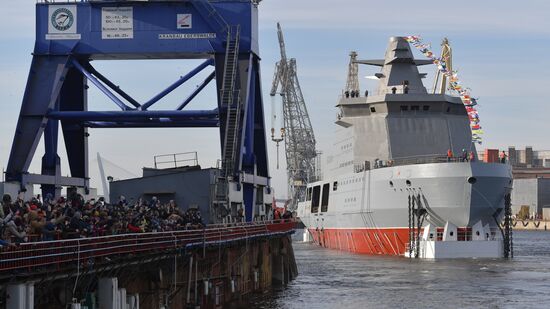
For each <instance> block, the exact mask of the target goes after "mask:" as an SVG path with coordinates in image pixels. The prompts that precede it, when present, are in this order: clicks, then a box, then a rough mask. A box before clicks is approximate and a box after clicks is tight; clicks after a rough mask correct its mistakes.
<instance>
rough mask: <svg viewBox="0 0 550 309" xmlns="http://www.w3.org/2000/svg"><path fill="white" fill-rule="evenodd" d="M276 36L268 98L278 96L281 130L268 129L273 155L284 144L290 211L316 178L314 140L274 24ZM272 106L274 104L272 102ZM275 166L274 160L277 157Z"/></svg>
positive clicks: (293, 69) (291, 63) (279, 31)
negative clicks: (276, 53) (277, 52)
mask: <svg viewBox="0 0 550 309" xmlns="http://www.w3.org/2000/svg"><path fill="white" fill-rule="evenodd" d="M277 36H278V38H279V49H280V52H281V60H280V61H279V62H277V64H276V66H275V75H274V76H273V83H272V85H271V92H270V96H271V97H272V98H274V97H275V95H277V94H279V95H280V97H281V100H282V106H283V122H284V127H282V128H281V130H280V134H279V136H277V137H276V136H275V128H274V127H272V128H271V139H272V140H273V141H274V142H276V143H277V156H278V155H279V153H278V152H279V143H280V142H281V141H284V142H285V158H286V170H287V177H288V196H289V199H290V204H289V205H288V207H289V209H290V210H292V211H294V210H296V208H297V206H298V202H302V201H304V200H305V197H306V186H307V184H308V183H309V182H310V181H315V180H316V176H318V173H317V169H318V165H316V158H317V157H318V153H317V151H316V149H315V145H316V141H315V134H314V132H313V127H312V126H311V121H310V119H309V114H308V111H307V106H306V102H305V100H304V96H303V94H302V88H301V87H300V82H299V81H298V73H297V70H298V69H297V65H296V59H295V58H290V59H289V58H288V57H287V55H286V47H285V41H284V36H283V30H282V29H281V25H280V24H279V23H277ZM273 104H274V102H273ZM273 117H276V115H273ZM277 166H278V158H277Z"/></svg>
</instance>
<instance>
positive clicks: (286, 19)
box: [0, 0, 550, 195]
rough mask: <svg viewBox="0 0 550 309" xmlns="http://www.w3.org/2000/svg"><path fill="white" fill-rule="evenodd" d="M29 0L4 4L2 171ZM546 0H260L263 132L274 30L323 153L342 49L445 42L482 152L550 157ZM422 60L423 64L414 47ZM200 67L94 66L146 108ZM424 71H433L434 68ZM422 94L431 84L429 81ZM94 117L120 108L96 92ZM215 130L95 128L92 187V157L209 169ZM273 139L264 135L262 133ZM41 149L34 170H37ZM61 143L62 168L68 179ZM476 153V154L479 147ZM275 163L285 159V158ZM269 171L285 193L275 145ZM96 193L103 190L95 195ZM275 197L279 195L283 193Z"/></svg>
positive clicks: (117, 173) (209, 101)
mask: <svg viewBox="0 0 550 309" xmlns="http://www.w3.org/2000/svg"><path fill="white" fill-rule="evenodd" d="M35 1H36V0H19V1H1V3H0V29H2V30H0V55H1V57H0V168H2V167H5V166H6V165H7V162H8V157H9V151H10V148H11V144H12V140H13V134H14V130H15V126H16V122H17V117H18V113H19V109H20V104H21V99H22V96H23V92H24V88H25V84H26V79H27V75H28V71H29V67H30V62H31V59H32V55H31V52H32V50H33V46H34V5H35ZM548 12H550V1H546V0H526V1H521V2H520V1H515V0H501V1H496V0H488V1H479V0H476V1H472V0H463V1H459V2H449V3H448V4H446V5H445V6H442V5H434V4H430V3H426V2H412V1H410V0H395V1H392V5H391V6H390V5H388V4H387V3H386V2H384V1H367V0H342V1H328V0H315V1H314V0H300V1H296V0H264V1H262V2H261V3H260V19H259V20H260V32H259V34H260V56H261V58H262V62H261V70H262V87H263V92H264V93H263V95H264V110H265V115H266V124H267V128H266V129H267V131H269V129H270V125H271V120H270V118H271V107H270V104H271V100H270V98H269V94H268V92H269V89H270V87H271V79H272V76H273V69H274V64H275V62H276V61H278V60H279V57H280V56H279V49H278V48H279V46H278V42H277V33H276V22H277V21H279V22H281V24H282V27H283V31H284V35H285V41H286V48H287V54H288V56H289V57H293V58H296V61H297V64H298V78H299V81H300V84H301V86H302V91H303V94H304V97H305V100H306V104H307V107H308V110H309V113H310V117H311V122H312V125H313V128H314V131H315V136H316V140H317V142H318V148H319V149H320V150H321V151H325V152H326V151H327V150H328V149H329V148H330V145H331V135H332V133H333V131H334V129H335V128H336V127H335V125H327V124H332V123H333V122H334V120H335V117H336V109H335V107H334V106H335V104H336V100H337V98H338V95H339V94H340V93H341V91H342V88H343V87H344V85H345V81H346V74H347V63H348V60H349V57H348V55H349V52H350V51H352V50H355V51H357V52H358V54H359V58H363V59H373V58H382V57H383V55H384V52H385V49H386V47H387V43H388V39H389V37H391V36H396V35H411V34H415V35H420V36H422V37H423V38H424V41H426V42H431V43H432V46H433V47H434V50H435V51H436V52H437V51H438V50H439V43H440V41H441V40H442V39H443V38H444V37H447V38H448V39H449V41H450V42H451V45H452V48H453V65H454V68H455V69H458V70H459V74H460V76H461V79H462V82H463V84H464V85H467V86H468V87H470V88H471V89H472V95H473V96H474V97H477V98H479V99H478V103H479V104H480V105H479V109H478V110H479V114H480V118H481V125H482V127H483V129H484V131H485V135H484V142H483V145H482V146H481V148H504V147H507V146H509V145H515V146H516V147H517V148H518V149H522V148H523V147H525V146H533V147H534V149H535V150H537V149H550V139H548V138H547V136H548V131H549V129H550V123H549V121H548V119H549V118H548V115H549V114H550V104H549V103H550V102H549V100H548V95H547V93H546V91H548V90H549V89H550V76H549V74H548V72H550V57H547V56H546V55H547V53H548V50H550V19H549V18H548ZM415 55H416V57H417V58H423V56H422V55H421V54H420V53H418V52H417V51H415ZM196 65H197V62H196V61H141V62H140V63H139V66H136V65H135V61H122V62H98V63H97V64H96V65H95V66H96V69H98V70H99V71H101V72H102V73H104V75H107V76H109V77H110V78H111V79H112V80H113V81H115V82H116V83H117V84H119V85H121V86H122V87H123V88H124V89H125V90H126V91H127V92H129V93H131V94H132V95H133V96H135V97H136V98H137V99H138V101H140V100H141V101H145V100H147V99H149V98H150V97H151V96H153V95H154V94H156V93H157V92H159V91H160V90H162V89H163V88H164V87H166V85H168V84H170V83H171V82H173V81H175V80H176V79H177V78H178V77H179V76H181V75H183V74H185V73H186V72H187V71H189V69H190V68H192V67H194V66H196ZM375 72H376V69H375V68H369V67H360V71H359V74H360V77H361V78H360V84H361V90H362V91H363V90H365V89H368V90H373V89H374V88H375V84H374V82H373V81H371V80H367V79H365V78H363V77H364V76H367V75H373V73H375ZM421 72H425V73H428V75H429V76H430V75H433V73H434V72H435V68H434V67H433V66H427V67H422V68H421ZM207 74H208V72H203V74H202V75H199V76H197V78H196V79H193V80H191V81H190V82H189V83H188V84H187V85H184V86H183V87H181V89H178V90H177V91H175V92H174V93H172V94H171V95H169V96H168V97H166V98H165V99H164V100H163V101H162V102H160V103H159V105H158V108H165V109H170V108H174V106H176V105H177V104H178V103H179V102H181V100H182V98H185V97H186V95H187V94H188V93H189V92H190V90H192V89H193V88H194V87H196V85H197V84H198V83H200V81H201V80H202V79H204V77H205V76H206V75H207ZM425 86H427V87H428V88H429V87H431V84H430V83H429V79H428V81H426V83H425ZM214 95H215V89H213V87H212V85H210V86H209V87H208V88H207V89H205V91H203V93H202V94H201V95H199V96H198V97H197V98H196V99H195V101H194V102H193V103H191V104H192V108H193V109H209V108H214V107H215V103H214V102H215V96H214ZM89 105H90V109H91V110H116V106H114V105H113V104H112V103H111V102H109V101H108V99H106V98H105V97H104V96H102V95H101V94H100V93H99V92H98V91H97V90H95V88H94V87H91V88H90V93H89ZM217 134H218V133H217V129H122V130H120V129H119V130H112V129H93V130H90V145H89V149H90V170H91V177H92V185H94V186H95V187H98V188H100V187H101V185H100V183H99V182H98V181H97V177H98V172H97V161H96V160H95V158H96V153H100V154H101V156H102V157H104V158H105V159H106V160H108V161H107V164H106V173H107V174H109V175H114V177H115V178H117V177H120V178H123V177H129V176H131V175H134V176H136V175H140V174H141V168H142V167H143V166H152V165H153V157H154V156H155V155H158V154H168V153H177V152H187V151H197V152H198V157H199V163H200V164H201V165H202V166H204V167H210V166H215V165H216V161H217V159H218V158H219V157H220V149H219V140H218V135H217ZM267 138H268V139H269V136H268V137H267ZM42 147H43V146H39V148H38V150H37V153H36V155H35V160H34V161H33V164H32V165H31V172H38V171H39V170H40V165H39V163H40V157H41V156H42V152H43V148H42ZM63 147H64V146H63V144H62V138H61V145H60V149H61V151H60V155H61V156H62V164H63V167H62V171H63V174H64V175H65V174H67V165H66V158H65V157H64V151H63ZM479 148H480V147H478V149H479ZM280 156H281V158H283V157H284V153H283V151H282V150H281V153H280ZM269 158H270V165H271V175H272V177H273V179H274V182H273V183H274V186H275V190H276V192H280V193H279V194H280V195H284V193H286V192H285V191H286V176H285V171H284V162H283V161H284V160H281V168H280V169H279V170H277V169H276V162H275V161H276V160H275V158H276V148H275V146H274V143H271V142H270V143H269ZM99 191H101V189H99ZM279 194H278V195H279Z"/></svg>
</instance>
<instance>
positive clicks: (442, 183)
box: [298, 37, 511, 258]
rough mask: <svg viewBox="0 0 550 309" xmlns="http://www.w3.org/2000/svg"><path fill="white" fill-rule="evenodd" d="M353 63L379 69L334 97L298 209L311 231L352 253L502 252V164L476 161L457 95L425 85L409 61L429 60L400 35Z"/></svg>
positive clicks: (505, 188) (505, 172) (505, 179)
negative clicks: (331, 134)
mask: <svg viewBox="0 0 550 309" xmlns="http://www.w3.org/2000/svg"><path fill="white" fill-rule="evenodd" d="M354 62H356V63H359V64H367V65H373V66H378V67H380V68H381V71H380V73H377V74H375V76H376V78H377V79H378V80H379V83H378V87H377V89H376V90H375V91H374V93H370V94H369V93H365V94H359V93H358V92H356V93H354V95H351V93H350V92H349V91H345V92H344V93H343V95H342V96H341V98H340V100H339V102H338V105H337V107H338V108H339V114H338V116H337V117H338V119H337V121H336V124H337V130H336V139H335V140H334V144H333V147H332V149H333V151H334V152H333V153H332V155H328V156H327V160H326V168H325V173H324V174H325V178H324V179H323V180H322V181H318V182H315V183H311V184H309V185H308V189H307V194H306V202H304V203H301V204H300V206H299V209H298V215H299V217H300V218H301V219H302V221H303V222H304V224H305V225H306V227H307V228H308V230H309V232H310V234H311V235H312V236H313V239H314V240H315V241H316V242H317V243H319V244H321V245H323V246H326V247H329V248H334V249H340V250H347V251H353V252H359V253H371V254H390V255H403V254H407V255H409V256H417V257H433V258H437V257H496V256H502V255H503V252H504V248H503V246H504V242H503V238H504V237H503V236H504V235H503V233H502V230H500V228H499V222H500V221H501V219H502V217H503V216H504V199H505V196H506V195H507V194H509V191H510V187H511V170H510V167H509V165H507V164H494V163H493V164H489V163H483V162H478V161H477V157H476V150H475V145H474V144H473V143H472V134H471V131H470V127H469V120H468V115H467V112H466V110H465V107H464V105H463V104H462V101H461V100H460V98H459V97H455V96H451V95H448V94H442V93H430V92H429V91H428V90H427V89H426V88H425V87H424V85H423V83H422V78H424V77H425V74H422V73H420V72H419V71H418V66H421V65H427V64H431V63H432V62H431V61H430V60H418V59H414V57H413V54H412V51H411V48H410V46H409V44H408V43H407V41H406V40H405V39H404V38H402V37H392V38H391V39H390V42H389V46H388V49H387V51H386V54H385V57H384V59H382V60H354ZM449 151H451V152H452V153H453V154H454V155H453V156H452V157H448V156H447V153H448V152H449ZM463 154H464V157H465V159H463ZM470 156H472V157H471V158H470Z"/></svg>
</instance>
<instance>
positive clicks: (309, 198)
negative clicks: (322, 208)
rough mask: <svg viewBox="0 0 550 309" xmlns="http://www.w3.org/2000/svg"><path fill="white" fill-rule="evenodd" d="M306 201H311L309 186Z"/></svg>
mask: <svg viewBox="0 0 550 309" xmlns="http://www.w3.org/2000/svg"><path fill="white" fill-rule="evenodd" d="M306 201H311V187H309V188H307V191H306Z"/></svg>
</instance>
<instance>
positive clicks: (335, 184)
mask: <svg viewBox="0 0 550 309" xmlns="http://www.w3.org/2000/svg"><path fill="white" fill-rule="evenodd" d="M336 190H338V181H335V182H334V183H333V184H332V191H336Z"/></svg>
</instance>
